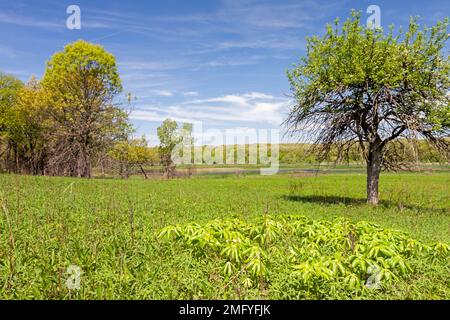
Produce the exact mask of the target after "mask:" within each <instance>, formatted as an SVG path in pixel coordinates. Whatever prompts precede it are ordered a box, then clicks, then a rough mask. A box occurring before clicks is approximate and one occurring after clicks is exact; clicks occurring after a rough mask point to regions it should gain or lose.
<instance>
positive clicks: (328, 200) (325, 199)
mask: <svg viewBox="0 0 450 320" xmlns="http://www.w3.org/2000/svg"><path fill="white" fill-rule="evenodd" d="M283 199H284V200H288V201H298V202H304V203H317V204H320V205H338V204H343V205H346V206H369V205H368V204H367V200H366V199H365V198H351V197H343V196H332V195H330V196H323V195H309V196H299V195H285V196H283ZM379 206H381V207H385V208H387V209H397V210H399V211H403V210H405V209H408V210H414V211H417V212H420V213H430V214H438V215H440V214H448V211H447V210H448V209H446V208H429V207H424V206H420V205H412V204H405V203H400V202H393V201H389V200H380V203H379Z"/></svg>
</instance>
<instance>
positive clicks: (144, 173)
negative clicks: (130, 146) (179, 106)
mask: <svg viewBox="0 0 450 320" xmlns="http://www.w3.org/2000/svg"><path fill="white" fill-rule="evenodd" d="M139 167H140V168H141V171H142V174H143V175H144V178H145V179H148V176H147V173H146V172H145V170H144V168H143V167H142V165H139Z"/></svg>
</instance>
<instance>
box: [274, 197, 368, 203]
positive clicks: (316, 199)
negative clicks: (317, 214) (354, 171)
mask: <svg viewBox="0 0 450 320" xmlns="http://www.w3.org/2000/svg"><path fill="white" fill-rule="evenodd" d="M283 199H284V200H289V201H298V202H310V203H318V204H324V205H334V204H345V205H365V204H367V200H366V199H362V198H350V197H341V196H315V195H310V196H293V195H288V196H283Z"/></svg>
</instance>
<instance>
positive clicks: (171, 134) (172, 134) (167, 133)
mask: <svg viewBox="0 0 450 320" xmlns="http://www.w3.org/2000/svg"><path fill="white" fill-rule="evenodd" d="M157 131H158V138H159V142H160V143H159V148H158V152H159V156H160V159H161V164H162V166H163V168H164V177H165V178H171V177H172V176H173V174H174V171H175V165H174V163H173V161H172V152H173V150H174V149H175V147H176V146H177V145H178V144H179V143H181V142H182V136H180V134H179V131H178V124H177V123H176V121H174V120H171V119H166V120H164V122H163V123H162V124H161V126H160V127H159V128H158V130H157Z"/></svg>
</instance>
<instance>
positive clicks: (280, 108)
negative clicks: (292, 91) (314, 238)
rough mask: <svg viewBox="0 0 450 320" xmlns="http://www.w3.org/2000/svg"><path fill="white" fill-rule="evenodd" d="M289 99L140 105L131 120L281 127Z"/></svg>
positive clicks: (239, 97) (234, 97)
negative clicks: (235, 123)
mask: <svg viewBox="0 0 450 320" xmlns="http://www.w3.org/2000/svg"><path fill="white" fill-rule="evenodd" d="M288 104H289V101H288V99H286V98H278V97H273V96H272V95H269V94H265V93H261V92H251V93H245V94H230V95H224V96H219V97H213V98H209V99H197V100H191V101H185V102H182V103H179V104H176V105H170V106H164V107H162V106H141V107H139V108H137V109H136V110H135V111H133V113H132V114H131V118H133V119H140V120H148V121H160V120H161V119H165V118H168V117H170V118H173V119H178V120H179V121H188V122H189V121H190V122H196V121H204V122H212V123H214V122H219V121H220V122H221V123H222V124H224V122H226V121H229V122H240V123H242V122H250V123H259V124H264V123H265V124H267V125H279V124H281V122H282V117H283V112H284V111H285V110H286V108H287V106H288Z"/></svg>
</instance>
